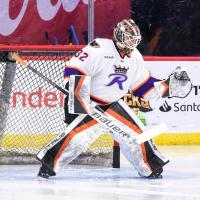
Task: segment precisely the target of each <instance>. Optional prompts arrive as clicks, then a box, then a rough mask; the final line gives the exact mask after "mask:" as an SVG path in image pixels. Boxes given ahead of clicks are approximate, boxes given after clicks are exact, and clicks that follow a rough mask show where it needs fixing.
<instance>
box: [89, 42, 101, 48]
mask: <svg viewBox="0 0 200 200" xmlns="http://www.w3.org/2000/svg"><path fill="white" fill-rule="evenodd" d="M90 46H91V47H94V48H100V45H99V43H98V42H97V41H96V40H93V41H92V42H90Z"/></svg>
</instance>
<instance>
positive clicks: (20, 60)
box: [12, 53, 27, 67]
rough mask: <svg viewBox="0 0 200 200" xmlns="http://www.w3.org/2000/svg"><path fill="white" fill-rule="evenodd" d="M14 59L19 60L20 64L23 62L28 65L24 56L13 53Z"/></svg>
mask: <svg viewBox="0 0 200 200" xmlns="http://www.w3.org/2000/svg"><path fill="white" fill-rule="evenodd" d="M12 59H14V60H15V61H18V62H19V63H20V64H22V65H23V66H25V67H26V66H27V62H26V61H25V60H23V59H22V58H20V57H19V56H18V55H17V54H16V53H13V54H12Z"/></svg>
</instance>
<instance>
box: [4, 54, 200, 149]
mask: <svg viewBox="0 0 200 200" xmlns="http://www.w3.org/2000/svg"><path fill="white" fill-rule="evenodd" d="M145 60H146V67H147V68H148V69H149V70H150V71H151V73H152V76H154V77H157V78H159V79H165V78H166V77H167V76H168V75H169V74H170V73H171V72H172V71H173V70H174V69H175V68H176V67H177V66H181V67H185V68H187V70H188V73H189V75H190V77H191V79H192V82H193V85H194V86H193V89H192V91H191V94H190V95H189V96H188V97H187V98H185V99H178V98H173V99H162V100H161V101H159V102H158V107H157V109H156V110H154V111H153V112H149V113H146V114H145V116H146V120H147V123H148V124H149V125H154V124H158V123H160V122H165V123H166V124H167V125H168V126H169V129H168V131H167V133H164V134H162V135H160V136H158V137H157V138H156V139H155V141H156V143H157V144H158V145H200V126H199V119H200V101H199V99H200V98H199V95H200V80H199V77H198V76H199V74H200V58H199V57H196V58H193V59H189V60H186V59H185V58H180V57H179V58H176V59H175V58H173V60H172V58H165V59H163V58H162V59H161V58H157V59H155V58H153V60H152V57H146V58H145ZM61 73H62V70H61ZM29 81H32V80H29ZM21 90H22V89H21ZM17 92H20V95H21V96H20V98H21V99H20V100H18V99H17V97H16V96H17V94H19V93H17ZM33 96H35V97H36V99H37V98H38V102H36V101H35V100H34V102H33V101H31V97H33ZM14 97H16V99H15V98H14ZM14 97H13V99H12V100H13V102H11V108H10V109H11V111H12V109H19V107H20V106H21V108H23V110H24V111H25V112H26V113H28V116H29V118H31V119H37V120H36V121H41V120H42V119H40V117H39V116H38V115H37V112H34V113H33V114H31V111H33V110H38V111H41V110H42V109H43V110H44V111H45V113H44V115H49V113H51V115H53V113H54V111H56V110H63V95H62V94H60V93H58V92H56V91H53V92H51V91H45V90H44V88H42V87H40V88H38V89H36V90H34V91H32V93H31V92H30V91H29V92H27V91H26V88H23V91H16V93H15V96H14ZM163 107H164V108H167V109H165V111H164V112H163V109H161V108H163ZM56 112H57V111H56ZM16 113H18V114H17V116H16V115H15V116H14V117H15V118H18V119H19V120H20V124H17V123H15V126H16V130H17V132H13V131H11V130H9V129H8V130H6V133H5V134H4V136H3V143H2V146H3V147H5V148H7V147H8V148H15V147H16V148H18V147H19V148H26V147H27V146H29V142H28V141H31V145H33V146H34V147H40V146H42V145H43V143H47V142H48V141H50V140H51V139H53V138H54V137H55V135H56V134H57V133H50V132H40V131H39V130H37V128H35V127H34V130H32V129H31V128H29V130H28V132H27V130H26V131H25V130H23V127H25V126H26V124H27V122H26V119H20V118H21V117H23V116H21V115H20V114H19V112H16ZM10 121H12V119H10ZM44 124H45V125H46V124H48V126H50V127H51V126H54V124H53V123H49V122H48V121H46V122H44ZM39 128H40V129H41V130H43V127H42V124H41V125H40V127H39ZM19 130H20V131H19ZM44 135H46V136H47V137H46V136H45V137H46V138H47V139H46V140H44V139H43V140H40V137H43V138H45V137H44ZM101 140H103V141H104V140H105V141H109V142H108V144H107V142H106V143H105V147H106V146H107V145H112V138H111V137H109V138H108V136H107V135H106V136H105V135H104V136H102V137H101ZM11 141H12V142H11ZM24 141H27V142H24ZM34 141H37V142H35V143H34ZM34 147H33V148H34Z"/></svg>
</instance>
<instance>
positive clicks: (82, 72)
mask: <svg viewBox="0 0 200 200" xmlns="http://www.w3.org/2000/svg"><path fill="white" fill-rule="evenodd" d="M65 68H72V69H75V70H77V71H79V72H80V73H81V74H83V75H87V74H86V73H85V72H84V71H83V70H81V69H79V68H77V67H74V66H66V67H65Z"/></svg>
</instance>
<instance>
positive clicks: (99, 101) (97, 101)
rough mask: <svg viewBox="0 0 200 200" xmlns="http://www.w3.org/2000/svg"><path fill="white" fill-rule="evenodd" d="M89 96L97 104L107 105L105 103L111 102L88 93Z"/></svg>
mask: <svg viewBox="0 0 200 200" xmlns="http://www.w3.org/2000/svg"><path fill="white" fill-rule="evenodd" d="M90 96H91V98H92V100H94V101H95V102H96V103H98V104H99V105H102V106H103V105H107V104H111V102H109V101H106V100H104V99H101V98H99V97H95V96H93V95H90Z"/></svg>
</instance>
